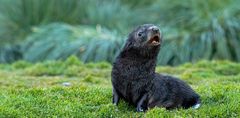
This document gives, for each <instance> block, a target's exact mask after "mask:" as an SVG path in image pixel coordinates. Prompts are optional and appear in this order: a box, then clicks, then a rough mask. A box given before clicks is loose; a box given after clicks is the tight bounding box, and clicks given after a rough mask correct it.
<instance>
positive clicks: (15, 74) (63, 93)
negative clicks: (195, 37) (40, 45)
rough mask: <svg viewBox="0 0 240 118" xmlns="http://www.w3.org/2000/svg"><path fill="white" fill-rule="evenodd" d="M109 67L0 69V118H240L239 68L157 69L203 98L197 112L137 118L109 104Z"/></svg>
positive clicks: (20, 65) (156, 112) (73, 64)
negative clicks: (187, 84)
mask: <svg viewBox="0 0 240 118" xmlns="http://www.w3.org/2000/svg"><path fill="white" fill-rule="evenodd" d="M110 72H111V65H110V64H108V63H97V64H93V63H88V64H82V63H81V62H79V61H78V60H77V59H76V58H74V57H71V58H69V59H68V60H66V61H53V62H42V63H37V64H30V63H27V62H23V61H19V62H16V63H13V64H11V65H9V64H4V65H3V64H2V65H0V101H1V102H0V117H201V118H202V117H224V118H228V117H240V64H238V63H232V62H228V61H212V62H207V61H201V62H198V63H196V64H194V65H192V64H184V65H181V66H178V67H158V68H157V72H161V73H166V74H172V75H174V76H178V77H181V78H182V79H183V80H185V81H186V82H187V83H189V84H190V85H191V86H192V87H193V88H194V89H195V90H196V91H197V92H198V93H199V94H200V95H201V98H202V106H201V107H200V108H199V109H197V110H194V109H187V110H183V109H177V110H171V111H168V110H165V109H164V108H154V109H152V110H149V111H148V112H146V113H136V112H135V108H134V107H132V106H128V104H127V103H125V102H123V101H121V102H120V104H119V106H117V107H116V106H114V105H112V104H111V82H110Z"/></svg>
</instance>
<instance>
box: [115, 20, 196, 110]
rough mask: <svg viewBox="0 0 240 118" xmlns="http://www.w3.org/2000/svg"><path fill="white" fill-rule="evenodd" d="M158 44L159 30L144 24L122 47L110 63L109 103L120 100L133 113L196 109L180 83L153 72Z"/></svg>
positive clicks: (190, 92)
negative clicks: (153, 110)
mask: <svg viewBox="0 0 240 118" xmlns="http://www.w3.org/2000/svg"><path fill="white" fill-rule="evenodd" d="M161 43H162V34H160V31H159V28H158V27H157V26H154V25H152V24H144V25H141V26H139V27H138V28H136V29H135V30H134V31H133V32H131V33H130V34H129V36H128V39H127V41H126V43H125V46H124V47H123V49H122V50H121V52H120V54H119V55H118V56H117V58H116V60H115V62H114V63H113V69H112V85H113V103H114V104H116V105H117V104H118V102H119V99H120V98H122V99H124V100H125V101H127V102H128V103H130V104H132V105H134V106H136V108H137V111H145V110H147V109H149V108H153V107H165V108H166V109H172V108H178V107H182V108H189V107H193V108H198V107H199V106H200V97H199V95H198V94H196V93H195V92H194V91H193V90H192V89H191V87H190V86H188V85H187V84H186V83H185V82H183V81H182V80H180V79H177V78H175V77H172V76H167V75H161V74H158V73H156V72H155V68H156V61H157V55H158V52H159V50H160V45H161Z"/></svg>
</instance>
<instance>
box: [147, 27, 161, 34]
mask: <svg viewBox="0 0 240 118" xmlns="http://www.w3.org/2000/svg"><path fill="white" fill-rule="evenodd" d="M149 29H150V30H152V31H153V32H154V33H159V28H158V27H157V26H152V27H150V28H149Z"/></svg>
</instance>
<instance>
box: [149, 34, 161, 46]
mask: <svg viewBox="0 0 240 118" xmlns="http://www.w3.org/2000/svg"><path fill="white" fill-rule="evenodd" d="M148 42H149V43H150V44H152V45H159V44H160V36H159V35H158V34H157V35H154V36H152V37H151V38H150V40H149V41H148Z"/></svg>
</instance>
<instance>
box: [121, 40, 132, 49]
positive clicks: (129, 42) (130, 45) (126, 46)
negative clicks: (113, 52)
mask: <svg viewBox="0 0 240 118" xmlns="http://www.w3.org/2000/svg"><path fill="white" fill-rule="evenodd" d="M132 46H133V42H132V41H130V40H129V39H128V40H127V42H126V44H125V46H124V48H123V49H124V50H129V49H131V48H132Z"/></svg>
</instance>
